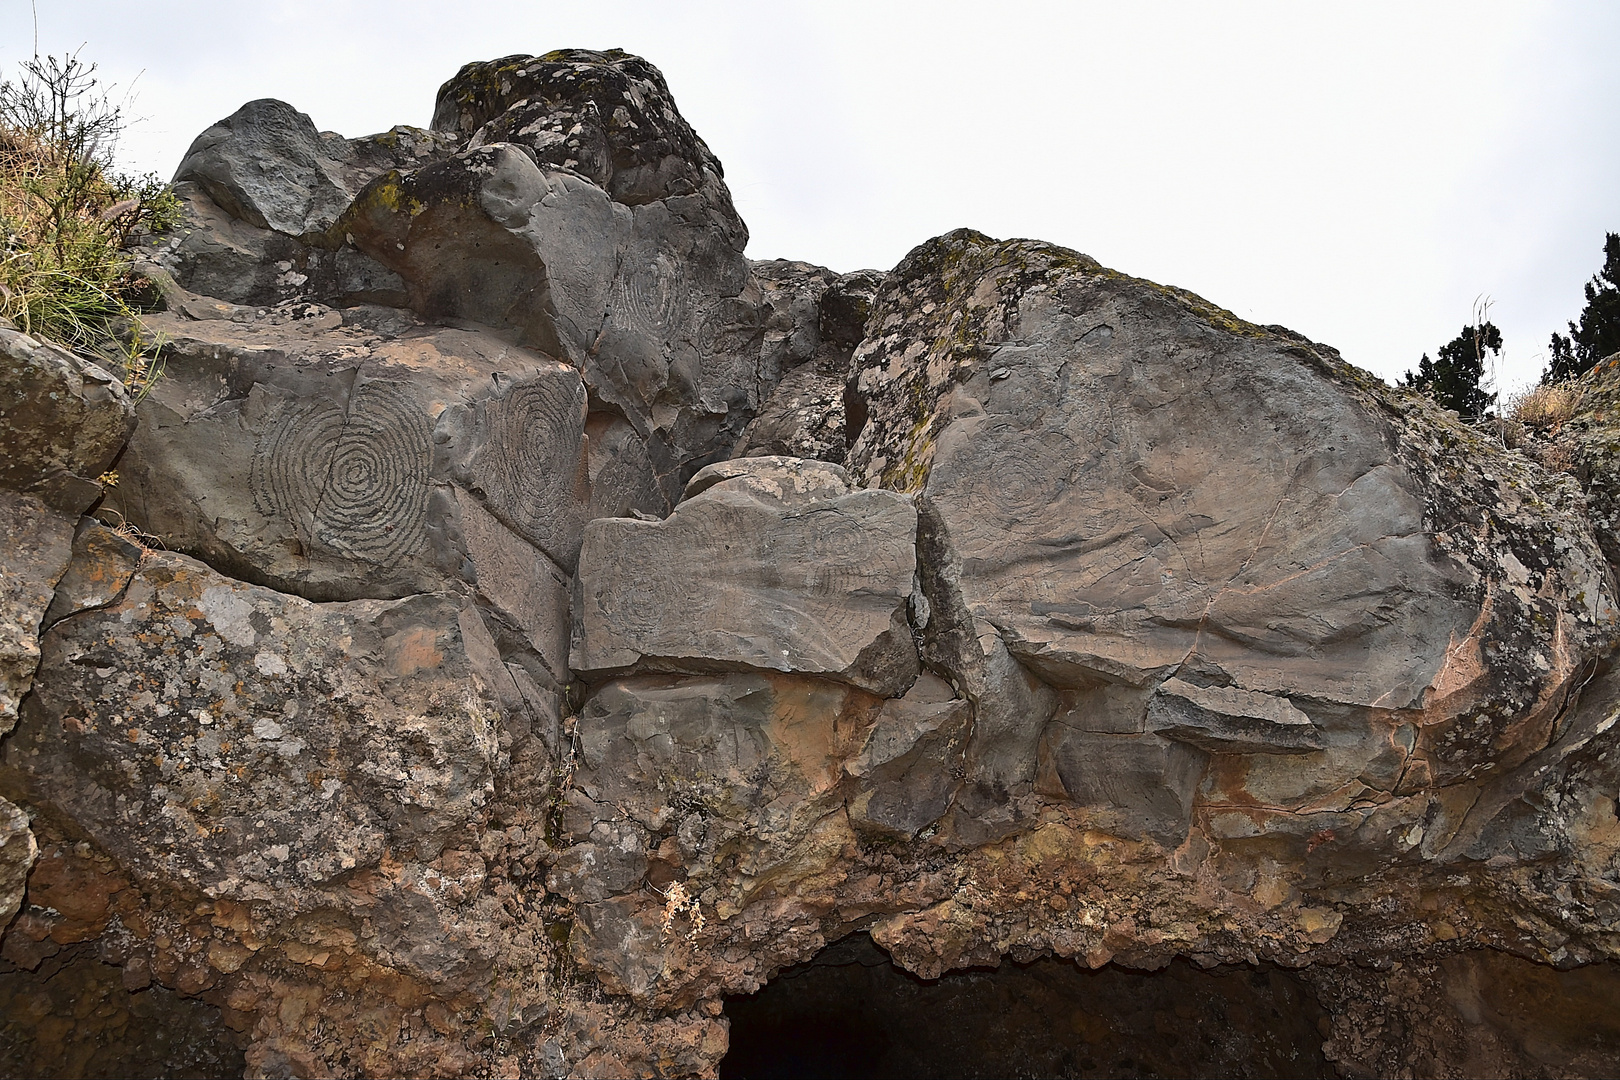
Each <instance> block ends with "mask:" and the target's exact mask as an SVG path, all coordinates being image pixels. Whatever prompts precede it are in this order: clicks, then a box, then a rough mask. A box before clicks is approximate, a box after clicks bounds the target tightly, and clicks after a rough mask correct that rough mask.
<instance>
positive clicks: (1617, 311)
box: [1541, 233, 1620, 383]
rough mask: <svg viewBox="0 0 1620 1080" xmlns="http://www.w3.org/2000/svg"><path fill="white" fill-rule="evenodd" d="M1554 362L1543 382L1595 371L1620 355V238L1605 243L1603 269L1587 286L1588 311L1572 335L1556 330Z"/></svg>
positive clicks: (1573, 327) (1613, 236)
mask: <svg viewBox="0 0 1620 1080" xmlns="http://www.w3.org/2000/svg"><path fill="white" fill-rule="evenodd" d="M1551 352H1552V361H1551V363H1549V364H1548V365H1547V370H1546V371H1545V372H1543V373H1542V376H1541V381H1542V382H1544V383H1555V382H1562V381H1563V380H1565V379H1573V378H1576V377H1577V376H1579V375H1583V374H1585V373H1586V372H1588V371H1591V370H1592V365H1594V364H1596V363H1597V362H1598V361H1599V360H1601V359H1603V358H1604V357H1605V356H1608V355H1609V354H1611V353H1616V352H1620V235H1617V234H1615V233H1608V234H1606V235H1605V237H1604V240H1603V269H1601V270H1599V271H1598V272H1597V276H1596V277H1594V278H1592V280H1591V281H1588V282H1587V283H1586V309H1585V310H1584V311H1582V312H1581V321H1580V323H1579V324H1578V325H1577V324H1576V323H1570V324H1569V336H1568V337H1565V336H1564V335H1563V334H1560V333H1558V332H1557V331H1556V330H1555V331H1553V336H1552V345H1551Z"/></svg>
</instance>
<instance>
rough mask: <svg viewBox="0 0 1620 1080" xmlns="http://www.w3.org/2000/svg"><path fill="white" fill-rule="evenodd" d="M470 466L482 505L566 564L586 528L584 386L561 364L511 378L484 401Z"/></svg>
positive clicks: (572, 372) (575, 375)
mask: <svg viewBox="0 0 1620 1080" xmlns="http://www.w3.org/2000/svg"><path fill="white" fill-rule="evenodd" d="M478 429H479V436H478V440H477V446H478V449H477V452H476V453H475V454H474V455H473V457H472V460H471V462H470V468H469V469H468V472H469V474H470V479H471V482H472V484H473V486H474V488H476V489H477V490H478V491H479V492H481V493H482V495H483V497H484V502H485V505H486V506H487V507H488V508H489V510H490V512H491V513H493V514H494V515H495V516H496V517H497V518H500V519H501V520H502V521H504V522H505V523H506V524H507V525H508V526H509V527H511V528H512V529H513V530H515V531H516V532H517V533H519V534H520V535H522V536H523V537H525V538H526V539H528V540H529V541H530V542H532V543H534V544H535V545H537V546H538V547H540V548H541V549H542V550H544V551H546V552H547V553H548V554H550V555H551V556H552V557H553V558H555V559H558V560H559V561H561V562H563V563H564V564H565V565H571V564H572V562H573V557H574V548H575V547H576V546H577V544H578V542H579V531H580V529H581V528H582V527H583V526H584V515H585V511H586V503H585V494H584V491H583V485H582V483H581V476H580V473H581V468H582V461H581V454H580V449H581V438H582V436H583V434H584V430H585V387H584V384H583V383H581V382H580V380H579V377H578V375H577V374H576V373H575V372H574V371H573V370H572V369H567V368H558V369H556V370H554V371H541V372H539V373H537V374H536V375H535V376H533V377H530V378H527V379H524V380H523V381H520V382H517V383H514V384H509V385H508V386H507V387H506V389H505V391H504V392H503V393H502V394H501V396H500V397H497V398H493V399H491V400H489V401H487V402H485V403H484V405H483V409H482V411H481V415H480V417H479V420H478Z"/></svg>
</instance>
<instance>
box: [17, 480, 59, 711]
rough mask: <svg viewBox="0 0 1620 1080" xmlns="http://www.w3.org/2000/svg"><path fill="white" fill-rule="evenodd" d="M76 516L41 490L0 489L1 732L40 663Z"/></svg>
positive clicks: (29, 684)
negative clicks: (42, 637) (43, 627)
mask: <svg viewBox="0 0 1620 1080" xmlns="http://www.w3.org/2000/svg"><path fill="white" fill-rule="evenodd" d="M72 544H73V519H72V518H71V517H69V516H68V515H66V514H63V513H61V512H59V511H56V510H52V509H51V508H50V507H48V506H46V505H45V503H44V501H43V500H41V499H40V498H39V497H38V496H37V495H24V494H22V493H20V492H16V491H7V490H5V489H4V488H0V735H4V734H5V733H6V732H8V731H10V730H11V727H12V725H13V724H15V723H16V722H17V706H18V703H19V702H20V701H22V699H23V696H24V695H25V694H27V693H28V688H29V687H30V686H31V685H32V684H33V680H34V669H35V668H36V667H37V666H38V665H39V630H40V624H41V622H42V621H43V620H44V617H45V612H46V609H47V608H49V607H50V605H51V598H52V596H53V594H54V592H55V589H56V583H57V582H58V581H59V580H60V579H61V577H62V574H63V571H65V570H66V569H67V566H68V560H69V559H70V558H71V556H72V551H73V549H72Z"/></svg>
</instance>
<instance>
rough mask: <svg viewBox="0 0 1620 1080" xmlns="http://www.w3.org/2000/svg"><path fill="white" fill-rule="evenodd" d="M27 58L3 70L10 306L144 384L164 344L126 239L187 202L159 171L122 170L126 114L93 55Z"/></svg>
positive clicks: (0, 168)
mask: <svg viewBox="0 0 1620 1080" xmlns="http://www.w3.org/2000/svg"><path fill="white" fill-rule="evenodd" d="M21 68H22V72H21V75H20V77H19V78H18V80H17V81H15V82H13V81H10V80H7V81H5V82H0V316H4V317H5V318H7V319H9V320H11V322H13V323H14V324H16V325H17V326H18V327H20V328H21V329H22V330H23V332H25V333H28V334H36V335H41V336H45V337H49V338H52V339H54V340H56V341H59V342H61V343H63V344H65V345H68V346H70V347H72V348H75V349H79V350H82V351H85V352H86V353H89V354H91V355H94V356H96V357H98V358H100V359H101V360H102V361H103V362H105V363H106V364H107V365H108V366H109V367H111V368H112V369H113V370H114V371H116V372H118V373H120V374H122V375H123V377H124V379H125V382H126V383H127V384H128V385H129V388H130V389H131V390H132V391H133V392H135V393H137V394H139V393H141V392H142V391H144V390H145V389H146V388H147V387H149V386H150V385H151V383H152V381H153V380H154V379H156V377H157V373H158V366H159V365H158V363H157V355H158V352H159V349H160V346H159V345H158V344H157V343H153V342H148V341H143V340H142V339H141V337H140V333H139V331H140V324H139V322H138V320H137V319H136V318H135V316H136V315H137V314H138V312H139V310H140V309H141V308H142V306H143V301H144V300H145V299H146V295H147V292H148V288H149V287H148V284H147V283H146V282H145V281H144V280H141V279H139V278H136V277H135V276H133V275H132V274H131V272H130V267H131V260H130V258H129V255H128V254H127V252H126V250H125V249H126V248H127V247H128V245H129V243H130V241H131V239H132V238H133V237H134V236H135V235H136V234H137V233H141V232H146V231H151V230H156V229H162V228H167V227H172V226H173V225H174V224H177V223H178V219H179V203H178V201H177V200H176V199H175V197H174V195H173V193H172V192H170V191H169V189H168V186H167V185H165V184H164V183H162V182H161V181H160V180H158V179H157V178H156V177H154V176H146V177H130V176H125V175H123V174H121V173H119V172H117V171H116V170H115V168H114V164H113V148H114V146H115V145H116V143H117V138H118V135H119V133H120V132H121V131H122V130H123V126H124V120H123V117H122V114H121V112H120V108H119V106H118V105H117V104H116V103H114V102H112V101H111V100H110V99H109V98H108V97H107V95H106V93H105V92H103V91H99V90H97V86H98V80H97V79H96V78H95V76H94V72H95V65H93V64H90V65H87V64H83V63H81V62H80V61H79V59H78V58H77V57H74V56H69V57H66V58H65V59H57V58H56V57H43V58H41V57H37V56H36V57H35V58H34V59H33V60H31V61H27V62H25V63H23V64H22V65H21Z"/></svg>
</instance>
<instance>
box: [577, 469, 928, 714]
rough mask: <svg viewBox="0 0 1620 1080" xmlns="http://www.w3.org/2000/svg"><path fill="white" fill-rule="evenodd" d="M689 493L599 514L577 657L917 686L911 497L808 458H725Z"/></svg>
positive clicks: (894, 690) (581, 666) (585, 559)
mask: <svg viewBox="0 0 1620 1080" xmlns="http://www.w3.org/2000/svg"><path fill="white" fill-rule="evenodd" d="M687 493H688V497H687V498H686V499H685V500H684V501H682V503H681V505H680V506H678V507H676V508H675V512H674V513H672V514H671V515H670V516H669V517H668V518H667V519H666V520H664V521H651V522H643V521H635V520H630V519H623V518H607V519H600V520H598V521H595V522H592V523H591V525H590V526H589V527H588V528H587V530H586V536H585V547H584V551H583V552H582V553H581V556H580V572H579V575H578V577H577V578H576V582H577V586H576V595H575V603H574V612H575V631H574V647H573V650H572V653H571V659H570V663H571V665H572V666H573V668H574V670H576V671H578V672H580V673H581V674H582V675H584V676H586V677H587V678H592V677H600V676H602V675H607V674H613V673H616V672H621V671H630V670H633V669H637V668H640V669H643V670H655V671H657V670H662V671H692V672H703V671H716V670H719V671H724V670H731V669H738V668H760V669H764V670H776V671H790V672H805V673H809V674H816V675H827V676H830V677H832V678H836V679H839V680H842V681H845V682H848V683H850V684H851V685H853V686H859V687H861V688H862V689H866V690H870V691H872V692H874V693H877V694H881V695H883V696H895V695H898V694H900V693H903V692H904V691H905V689H906V687H908V686H909V685H910V684H911V681H912V680H913V679H914V678H916V675H917V653H916V648H915V647H914V645H913V644H912V640H911V627H910V625H909V623H908V622H907V610H908V607H909V605H910V601H911V597H912V591H913V588H914V584H915V580H916V527H917V525H916V522H917V518H916V513H915V511H913V510H912V508H911V505H910V504H909V503H908V502H907V501H906V500H904V499H902V498H899V497H897V496H895V495H892V494H890V493H888V492H881V491H854V490H851V489H850V487H849V485H848V483H847V477H846V476H845V475H844V471H843V470H842V469H840V468H839V467H838V466H836V465H829V464H824V463H820V462H812V461H802V460H801V459H798V458H739V459H737V460H735V461H729V462H726V463H724V464H722V465H711V466H709V467H708V468H706V469H704V470H703V471H702V472H700V473H698V474H697V475H696V476H695V477H693V478H692V482H691V483H690V484H688V485H687ZM677 565H678V566H680V567H681V568H682V569H681V571H680V573H678V574H672V573H671V572H670V571H671V570H672V569H673V568H674V567H675V566H677Z"/></svg>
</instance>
